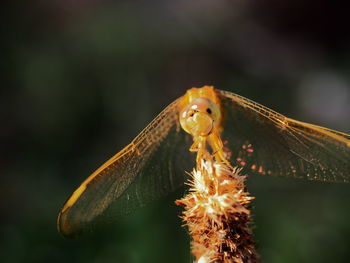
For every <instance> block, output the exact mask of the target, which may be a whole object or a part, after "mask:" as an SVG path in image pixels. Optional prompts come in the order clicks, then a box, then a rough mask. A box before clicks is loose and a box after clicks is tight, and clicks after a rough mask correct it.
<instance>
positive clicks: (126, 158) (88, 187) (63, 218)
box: [58, 100, 195, 236]
mask: <svg viewBox="0 0 350 263" xmlns="http://www.w3.org/2000/svg"><path fill="white" fill-rule="evenodd" d="M177 104H178V100H177V101H175V102H173V103H172V104H170V105H169V106H168V107H167V108H166V109H164V110H163V111H162V112H161V113H160V114H159V115H158V116H157V117H156V118H155V119H154V120H153V121H152V122H151V123H150V124H149V125H148V126H147V127H146V128H145V129H144V130H143V131H142V132H141V133H140V134H139V135H138V136H137V137H136V138H135V139H134V140H133V141H132V143H131V144H129V145H128V146H127V147H125V148H124V149H123V150H122V151H120V152H119V153H118V154H116V155H115V156H114V157H112V158H111V159H110V160H109V161H107V162H106V163H105V164H103V165H102V166H101V167H100V168H99V169H98V170H97V171H96V172H94V173H93V174H92V175H91V176H90V177H88V178H87V179H86V180H85V181H84V182H83V183H82V184H81V186H80V187H79V188H78V189H77V190H76V191H75V192H74V193H73V194H72V196H71V197H70V198H69V199H68V200H67V202H66V203H65V205H64V206H63V208H62V210H61V212H60V214H59V216H58V228H59V231H60V232H61V233H62V234H63V235H64V236H74V235H76V234H78V233H80V232H82V231H84V230H85V229H86V228H89V227H90V226H91V225H93V223H94V222H95V221H96V219H98V218H99V216H100V215H101V214H104V213H105V212H106V210H108V211H111V213H112V214H113V215H117V216H118V215H121V214H126V213H128V212H130V211H131V210H133V209H135V208H137V207H140V206H143V205H145V204H146V203H148V202H149V201H152V200H154V199H156V198H158V197H160V196H162V195H166V194H167V193H169V192H171V191H173V190H175V189H176V188H177V187H179V186H180V185H181V184H183V182H184V178H185V171H190V169H191V167H192V166H193V163H194V160H195V159H194V156H191V154H190V152H189V151H188V149H189V147H190V145H191V137H190V136H188V135H186V134H185V132H184V131H183V130H182V129H181V127H180V125H179V121H178V106H177ZM108 214H110V213H109V212H108Z"/></svg>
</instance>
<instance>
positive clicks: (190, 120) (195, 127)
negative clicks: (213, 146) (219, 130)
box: [180, 98, 221, 136]
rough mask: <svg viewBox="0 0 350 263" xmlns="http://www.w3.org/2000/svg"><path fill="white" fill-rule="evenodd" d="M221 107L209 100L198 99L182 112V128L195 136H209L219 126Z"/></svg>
mask: <svg viewBox="0 0 350 263" xmlns="http://www.w3.org/2000/svg"><path fill="white" fill-rule="evenodd" d="M220 118H221V113H220V109H219V106H218V105H216V104H214V103H213V102H212V101H211V100H209V99H207V98H197V99H195V100H194V101H193V102H192V103H191V104H189V105H187V106H186V107H184V109H183V110H182V111H181V112H180V124H181V127H182V128H183V129H184V130H185V131H186V132H188V133H190V134H192V135H194V136H208V135H209V134H210V133H211V132H212V130H213V129H214V128H215V127H216V126H217V125H218V124H219V122H220Z"/></svg>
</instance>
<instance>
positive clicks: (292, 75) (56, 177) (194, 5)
mask: <svg viewBox="0 0 350 263" xmlns="http://www.w3.org/2000/svg"><path fill="white" fill-rule="evenodd" d="M347 10H348V9H347V8H346V7H344V6H341V5H340V3H338V2H337V1H328V2H327V1H326V2H319V1H301V0H298V1H288V2H286V1H273V0H267V1H228V0H226V1H225V0H217V1H209V0H199V1H184V0H181V1H166V0H165V1H152V2H149V1H93V0H86V1H81V0H77V1H67V0H62V1H30V2H22V1H12V2H10V3H7V4H5V5H4V6H3V8H2V15H1V18H2V23H1V29H2V34H1V37H2V40H1V42H2V43H1V46H2V47H3V48H2V52H1V53H2V55H1V61H0V65H1V72H2V78H1V89H0V94H1V95H0V120H1V123H2V125H1V129H0V140H1V149H0V157H1V158H0V170H1V184H0V213H1V215H0V261H1V262H135V263H136V262H191V258H190V249H189V238H188V237H187V233H186V230H185V228H183V227H181V225H182V222H181V220H180V219H179V218H178V216H179V215H180V212H181V209H180V208H178V207H176V206H175V204H174V200H175V199H176V198H179V197H180V196H181V195H182V193H183V189H179V191H178V192H176V193H173V194H171V195H170V196H168V197H167V198H164V199H162V200H159V201H157V202H154V203H152V204H151V205H149V206H147V207H145V208H142V209H139V210H138V211H135V213H132V214H131V215H130V216H126V217H123V218H120V219H118V220H116V221H115V222H114V223H112V224H106V225H105V226H102V227H101V228H98V229H97V230H96V231H95V232H94V233H92V234H90V235H86V236H83V237H81V238H79V239H75V240H66V239H64V238H62V237H61V236H60V235H59V234H58V233H57V230H56V216H57V213H58V211H59V209H60V207H61V206H62V204H63V203H64V201H65V200H66V198H67V197H68V196H69V195H70V194H71V193H72V191H73V190H74V189H75V188H76V187H77V186H78V185H79V183H80V182H81V181H82V180H84V179H85V178H86V177H87V176H88V175H89V174H90V173H91V172H92V171H94V169H96V168H97V167H98V166H99V165H100V164H101V163H102V162H103V161H105V160H106V159H107V158H109V157H110V156H112V155H113V154H115V153H116V152H117V151H118V150H120V149H121V148H122V147H123V146H125V145H126V144H128V143H129V142H130V140H132V139H133V137H134V136H136V135H137V133H138V132H139V131H140V130H141V129H142V128H144V127H145V126H146V125H147V123H149V122H150V121H151V120H152V118H153V117H154V116H155V115H156V114H157V113H158V112H160V111H161V110H162V109H163V108H164V107H165V106H166V105H167V104H169V103H170V102H171V101H173V100H174V99H175V98H177V97H179V96H181V95H182V94H183V93H184V92H185V91H186V89H188V88H190V87H192V86H197V87H199V86H202V85H205V84H208V85H215V86H216V87H217V88H220V89H224V90H230V91H233V92H235V93H238V94H241V95H243V96H246V97H248V98H251V99H253V100H255V101H258V102H260V103H262V104H263V105H266V106H268V107H271V108H273V109H275V110H277V111H279V112H281V113H283V114H285V115H288V116H290V117H293V118H297V119H300V120H303V121H308V122H312V123H316V124H319V125H324V126H327V127H330V128H333V129H337V130H341V131H344V132H348V133H349V132H350V122H349V120H350V118H349V116H350V70H349V69H350V27H349V23H348V14H347V12H348V11H347ZM248 185H249V191H250V192H251V193H252V195H253V196H255V197H256V200H255V201H254V203H253V206H254V210H253V214H254V222H255V229H254V232H255V236H256V241H257V247H258V250H259V251H260V253H261V256H262V262H269V263H277V262H291V263H292V262H293V263H294V262H318V263H320V262H349V256H350V224H349V222H350V210H349V203H350V194H349V193H350V185H346V184H331V183H320V182H308V181H303V180H293V179H286V178H276V177H268V176H264V177H254V176H251V177H250V178H249V183H248Z"/></svg>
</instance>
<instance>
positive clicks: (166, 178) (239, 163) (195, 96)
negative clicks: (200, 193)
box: [57, 86, 350, 237]
mask: <svg viewBox="0 0 350 263" xmlns="http://www.w3.org/2000/svg"><path fill="white" fill-rule="evenodd" d="M208 147H210V148H211V150H212V151H211V153H212V155H213V156H214V158H216V160H217V161H222V162H226V163H229V164H230V165H229V166H230V167H240V168H242V170H243V171H242V174H248V175H250V174H256V175H275V176H286V177H295V178H306V179H309V180H317V181H324V182H349V181H350V135H349V134H346V133H343V132H339V131H335V130H331V129H328V128H325V127H321V126H317V125H313V124H309V123H305V122H301V121H298V120H294V119H291V118H288V117H285V116H284V115H282V114H280V113H277V112H276V111H273V110H271V109H269V108H267V107H265V106H263V105H261V104H259V103H257V102H254V101H252V100H249V99H247V98H244V97H242V96H240V95H237V94H234V93H231V92H228V91H223V90H218V89H215V88H214V87H212V86H204V87H202V88H192V89H189V90H188V91H187V92H186V94H185V95H184V96H182V97H180V98H178V99H176V100H175V101H174V102H172V103H171V104H170V105H169V106H167V107H166V108H165V109H164V110H163V111H162V112H161V113H160V114H159V115H158V116H157V117H156V118H155V119H154V120H153V121H152V122H151V123H150V124H149V125H148V126H147V127H146V128H145V129H144V130H143V131H142V132H141V133H140V134H139V135H138V136H137V137H136V138H135V139H134V140H133V141H132V142H131V143H130V144H129V145H127V146H126V147H125V148H124V149H122V150H121V151H120V152H118V153H117V154H116V155H114V156H113V157H112V158H110V159H109V160H108V161H107V162H105V163H104V164H103V165H102V166H101V167H100V168H98V169H97V170H96V171H95V172H94V173H92V174H91V175H90V176H89V177H88V178H87V179H86V180H85V181H83V183H82V184H81V185H80V186H79V187H78V188H77V189H76V190H75V191H74V192H73V194H72V195H71V196H70V197H69V198H68V200H67V201H66V202H65V204H64V205H63V207H62V209H61V211H60V212H59V215H58V219H57V225H58V231H59V232H60V233H61V234H62V235H63V236H65V237H73V236H75V235H77V234H80V233H81V232H84V231H85V230H87V229H88V228H89V227H91V225H93V224H94V223H95V222H96V221H97V220H98V218H100V217H101V215H103V214H105V213H107V211H112V213H113V215H124V214H127V213H129V212H131V211H133V210H135V209H136V208H138V207H142V206H144V205H145V204H147V203H148V202H150V201H152V200H155V199H158V198H159V197H161V196H164V195H166V194H168V193H170V192H171V191H174V190H175V189H177V188H178V187H180V186H181V185H183V184H184V182H185V180H186V171H190V170H192V168H193V165H194V164H195V163H196V160H197V162H198V158H201V154H205V153H207V151H206V149H207V148H208ZM228 149H229V150H228ZM191 152H197V155H194V154H192V153H191ZM231 165H232V166H231Z"/></svg>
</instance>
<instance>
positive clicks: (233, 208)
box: [176, 159, 258, 263]
mask: <svg viewBox="0 0 350 263" xmlns="http://www.w3.org/2000/svg"><path fill="white" fill-rule="evenodd" d="M197 166H198V167H197V170H194V171H193V172H192V174H191V179H190V182H189V183H188V184H189V185H190V191H189V193H188V194H187V195H186V196H185V197H184V198H182V199H181V200H177V201H176V204H178V205H181V206H184V207H185V211H184V212H183V216H182V219H183V220H184V221H185V223H186V225H187V226H188V228H189V231H190V233H191V235H192V253H193V255H194V256H195V257H196V259H197V261H196V262H198V263H204V262H206V263H207V262H234V263H255V262H258V256H257V253H256V251H255V248H254V243H253V236H252V231H251V226H250V210H249V203H250V201H251V200H252V199H253V197H251V196H249V193H247V192H246V191H245V185H244V181H245V176H241V175H239V172H240V169H238V168H234V169H231V168H229V167H228V166H227V165H226V164H224V163H218V162H215V161H214V160H212V159H207V160H204V159H202V160H201V162H200V163H199V164H198V165H197Z"/></svg>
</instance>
